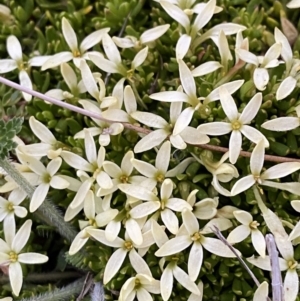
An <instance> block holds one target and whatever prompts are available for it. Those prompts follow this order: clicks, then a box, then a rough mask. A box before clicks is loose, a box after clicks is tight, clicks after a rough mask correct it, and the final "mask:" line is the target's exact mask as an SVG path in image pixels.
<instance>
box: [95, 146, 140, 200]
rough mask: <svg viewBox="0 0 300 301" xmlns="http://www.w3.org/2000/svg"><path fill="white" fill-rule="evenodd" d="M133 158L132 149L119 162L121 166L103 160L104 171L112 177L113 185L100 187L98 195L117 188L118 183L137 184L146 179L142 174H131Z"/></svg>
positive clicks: (108, 192)
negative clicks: (108, 187) (107, 187)
mask: <svg viewBox="0 0 300 301" xmlns="http://www.w3.org/2000/svg"><path fill="white" fill-rule="evenodd" d="M133 158H134V154H133V152H132V151H128V152H127V153H126V154H125V155H124V157H123V159H122V162H121V166H120V167H119V166H118V165H117V164H115V163H113V162H110V161H104V162H103V169H104V171H105V172H106V173H107V174H108V175H109V176H110V177H111V178H112V182H113V187H112V188H110V189H104V188H100V189H99V191H98V192H97V195H98V196H104V195H107V194H111V193H113V192H115V191H116V190H117V189H118V184H122V183H131V184H139V183H141V182H142V181H144V180H146V178H145V177H143V176H132V175H131V174H132V171H133V164H132V161H131V160H132V159H133Z"/></svg>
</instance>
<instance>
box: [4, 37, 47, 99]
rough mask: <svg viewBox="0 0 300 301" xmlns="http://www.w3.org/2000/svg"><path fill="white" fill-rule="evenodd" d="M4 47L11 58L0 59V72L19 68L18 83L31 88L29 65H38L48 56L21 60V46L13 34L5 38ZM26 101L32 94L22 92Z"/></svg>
mask: <svg viewBox="0 0 300 301" xmlns="http://www.w3.org/2000/svg"><path fill="white" fill-rule="evenodd" d="M6 49H7V52H8V54H9V56H10V57H11V59H4V60H0V74H3V73H7V72H10V71H12V70H15V69H19V80H20V85H21V86H23V87H26V88H28V89H30V90H32V82H31V79H30V77H29V72H30V68H31V67H40V66H42V64H43V63H44V62H45V61H46V60H47V59H48V58H49V56H36V57H33V58H31V59H29V60H28V62H24V61H23V53H22V47H21V44H20V42H19V40H18V39H17V38H16V37H15V36H9V37H8V38H7V40H6ZM22 94H23V97H24V99H25V100H26V101H30V100H31V99H32V96H31V95H30V94H27V93H24V92H22Z"/></svg>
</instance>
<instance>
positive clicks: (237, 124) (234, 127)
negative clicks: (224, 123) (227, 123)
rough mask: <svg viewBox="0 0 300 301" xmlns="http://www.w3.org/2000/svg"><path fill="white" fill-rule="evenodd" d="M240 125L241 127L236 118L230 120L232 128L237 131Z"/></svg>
mask: <svg viewBox="0 0 300 301" xmlns="http://www.w3.org/2000/svg"><path fill="white" fill-rule="evenodd" d="M241 127H242V124H241V123H240V122H239V121H238V120H236V121H233V122H231V128H232V130H234V131H238V130H239V129H240V128H241Z"/></svg>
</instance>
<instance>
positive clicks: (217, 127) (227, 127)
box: [197, 87, 269, 164]
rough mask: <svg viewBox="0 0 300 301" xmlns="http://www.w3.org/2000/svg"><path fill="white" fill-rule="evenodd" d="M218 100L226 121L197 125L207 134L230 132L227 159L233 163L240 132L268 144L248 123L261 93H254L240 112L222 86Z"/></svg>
mask: <svg viewBox="0 0 300 301" xmlns="http://www.w3.org/2000/svg"><path fill="white" fill-rule="evenodd" d="M220 100H221V104H222V108H223V110H224V112H225V114H226V116H227V118H228V122H218V121H215V122H210V123H205V124H201V125H199V126H198V128H197V129H198V130H199V131H200V132H201V133H203V134H207V135H213V136H219V135H224V134H228V133H230V132H231V136H230V140H229V160H230V162H231V163H232V164H235V163H236V161H237V159H238V157H239V154H240V151H241V147H242V134H243V135H244V136H246V137H247V138H248V139H249V140H251V141H252V142H254V143H258V141H260V140H261V139H263V141H264V143H265V147H268V146H269V142H268V140H267V139H266V138H265V137H264V135H263V134H261V132H259V131H258V130H257V129H255V128H253V127H250V126H249V125H248V124H249V123H250V122H251V121H252V120H253V118H254V117H255V116H256V114H257V113H258V110H259V108H260V106H261V103H262V94H261V93H257V94H255V95H254V96H253V97H252V99H251V100H250V102H249V103H248V104H247V105H246V107H245V108H244V110H243V112H242V113H241V114H240V113H239V112H238V110H237V106H236V104H235V101H234V99H233V98H232V96H231V95H230V94H229V93H228V91H227V90H226V89H225V88H224V87H221V88H220Z"/></svg>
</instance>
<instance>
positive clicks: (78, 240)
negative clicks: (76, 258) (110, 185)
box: [69, 190, 118, 255]
mask: <svg viewBox="0 0 300 301" xmlns="http://www.w3.org/2000/svg"><path fill="white" fill-rule="evenodd" d="M97 201H98V200H97ZM84 214H85V217H86V218H87V219H88V221H79V224H80V229H82V230H81V231H80V232H79V233H78V234H77V235H76V237H75V238H74V240H73V242H72V244H71V246H70V249H69V254H70V255H74V254H75V253H77V252H78V251H79V250H80V249H81V248H82V247H83V246H84V245H85V244H86V242H87V241H88V239H89V237H90V235H89V233H88V231H87V230H88V229H94V228H98V227H99V228H100V227H103V226H106V225H107V224H108V223H109V222H110V221H111V220H113V219H114V218H115V217H116V215H117V214H118V210H117V209H108V210H106V211H104V212H102V213H98V214H97V215H96V205H95V199H94V193H93V192H92V191H91V190H89V191H88V193H87V195H86V198H85V201H84Z"/></svg>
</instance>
